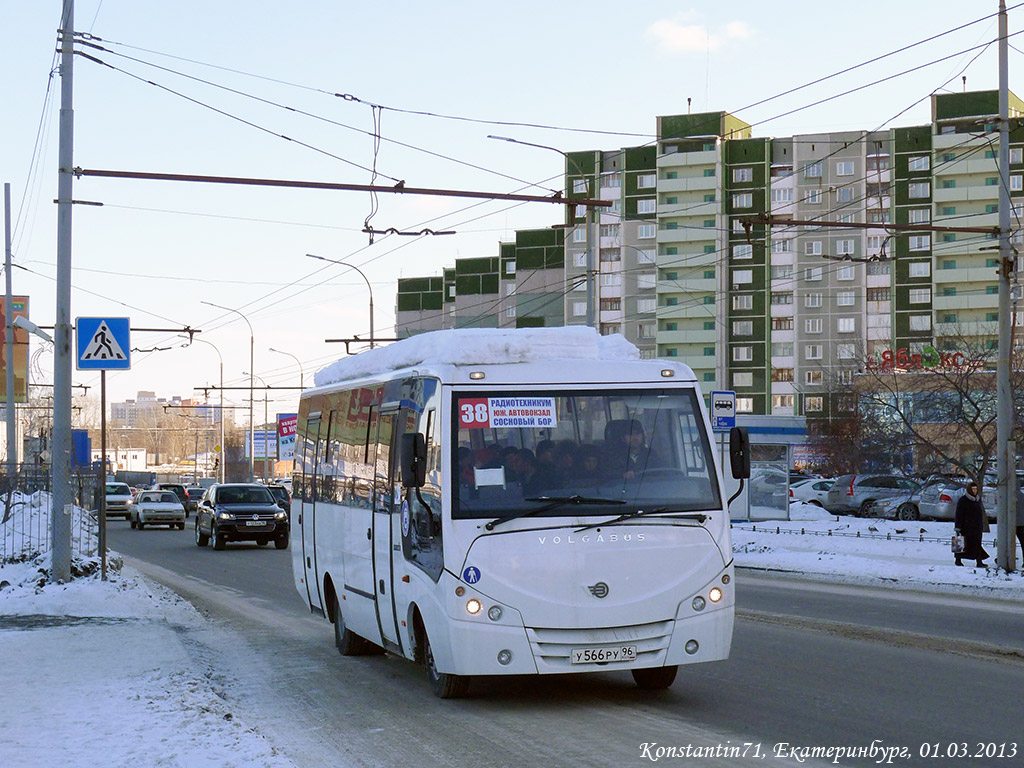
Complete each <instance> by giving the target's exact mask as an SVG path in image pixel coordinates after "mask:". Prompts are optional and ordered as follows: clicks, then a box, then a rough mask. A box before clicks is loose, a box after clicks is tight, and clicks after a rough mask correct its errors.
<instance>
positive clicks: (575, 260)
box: [572, 253, 587, 269]
mask: <svg viewBox="0 0 1024 768" xmlns="http://www.w3.org/2000/svg"><path fill="white" fill-rule="evenodd" d="M572 265H573V266H574V267H580V268H583V269H585V268H586V266H587V254H585V253H574V254H573V255H572Z"/></svg>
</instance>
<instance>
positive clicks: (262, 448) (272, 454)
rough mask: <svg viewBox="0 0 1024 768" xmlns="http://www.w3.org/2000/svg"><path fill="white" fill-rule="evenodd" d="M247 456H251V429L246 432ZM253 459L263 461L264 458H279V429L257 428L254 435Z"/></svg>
mask: <svg viewBox="0 0 1024 768" xmlns="http://www.w3.org/2000/svg"><path fill="white" fill-rule="evenodd" d="M244 451H245V458H247V459H248V458H249V431H248V430H246V432H245V446H244ZM252 453H253V459H254V460H256V461H262V460H263V459H276V458H277V431H276V430H273V429H267V430H263V429H257V430H256V432H255V434H254V435H253V450H252Z"/></svg>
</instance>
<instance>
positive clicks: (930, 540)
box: [732, 502, 1024, 598]
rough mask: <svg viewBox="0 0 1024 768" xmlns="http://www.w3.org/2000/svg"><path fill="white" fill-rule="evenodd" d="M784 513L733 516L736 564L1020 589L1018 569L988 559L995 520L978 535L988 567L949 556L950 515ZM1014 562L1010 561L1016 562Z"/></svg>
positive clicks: (1023, 587)
mask: <svg viewBox="0 0 1024 768" xmlns="http://www.w3.org/2000/svg"><path fill="white" fill-rule="evenodd" d="M790 518H791V519H790V520H788V521H786V520H772V521H764V522H755V523H733V526H732V543H733V555H734V556H735V558H736V561H735V562H736V565H737V566H740V567H746V568H761V569H766V570H784V571H789V572H796V573H804V574H808V575H814V576H822V577H828V578H829V579H830V580H834V581H840V582H847V583H860V584H874V585H885V584H900V585H902V586H904V587H911V588H913V589H928V590H941V591H964V592H973V593H976V594H986V595H989V596H998V597H1012V598H1017V597H1024V572H1022V571H1021V570H1017V571H1016V572H1014V573H1006V572H1005V571H1003V570H1001V569H998V568H996V567H995V559H996V546H995V540H996V534H997V528H996V526H994V525H993V526H992V530H991V531H990V532H989V533H986V534H985V536H984V542H983V543H984V546H985V549H986V550H987V551H988V553H989V555H990V558H989V560H988V561H987V564H988V566H989V567H988V568H978V569H976V568H974V567H973V565H974V563H973V562H970V561H965V563H964V567H962V568H958V567H956V566H955V565H954V564H953V555H952V553H951V552H950V548H949V541H950V538H951V537H952V535H953V524H952V523H950V522H923V521H912V522H904V521H898V520H878V519H865V518H856V517H847V516H839V517H837V516H835V515H831V514H829V513H828V512H826V511H825V510H823V509H821V508H820V507H817V506H814V505H811V504H804V503H799V502H798V503H795V504H793V505H791V507H790ZM1021 565H1022V563H1020V562H1018V566H1021Z"/></svg>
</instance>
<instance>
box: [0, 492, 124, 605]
mask: <svg viewBox="0 0 1024 768" xmlns="http://www.w3.org/2000/svg"><path fill="white" fill-rule="evenodd" d="M50 498H51V497H50V494H49V493H47V492H46V491H36V492H35V493H32V494H23V493H20V492H18V491H15V492H14V493H12V494H11V498H10V511H9V515H7V519H6V521H4V522H2V523H0V566H3V565H6V566H8V567H10V566H12V565H15V564H19V563H21V564H27V566H28V567H27V569H14V570H12V571H11V574H12V575H14V577H15V579H16V580H12V579H11V577H10V576H7V577H5V579H6V580H7V581H9V582H11V583H13V584H16V585H17V584H21V583H23V582H25V581H32V582H34V583H36V584H41V583H45V582H46V581H47V580H48V578H49V572H50V563H51V560H50ZM2 519H3V515H0V520H2ZM70 531H71V551H72V558H71V574H72V576H73V577H75V578H77V577H79V576H87V575H89V574H92V573H94V572H97V571H99V568H100V559H99V556H98V553H99V539H98V532H97V531H98V528H97V521H96V517H95V513H93V512H90V511H89V510H87V509H82V508H81V507H78V506H74V507H72V508H71V520H70ZM114 566H115V567H120V563H119V562H118V563H115V564H114ZM26 574H27V575H26ZM2 582H3V580H0V584H2Z"/></svg>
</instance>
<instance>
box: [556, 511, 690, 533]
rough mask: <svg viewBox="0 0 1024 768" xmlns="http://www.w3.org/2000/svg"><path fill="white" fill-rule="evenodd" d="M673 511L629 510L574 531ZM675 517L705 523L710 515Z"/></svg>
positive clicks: (675, 517) (577, 531) (675, 516)
mask: <svg viewBox="0 0 1024 768" xmlns="http://www.w3.org/2000/svg"><path fill="white" fill-rule="evenodd" d="M671 511H673V510H670V509H669V508H668V507H658V508H657V509H649V510H647V511H646V512H645V511H644V510H642V509H638V510H636V511H635V512H627V513H626V514H624V515H619V516H618V517H613V518H612V519H611V520H605V521H604V522H602V523H589V524H587V525H584V526H583V527H582V528H577V529H576V530H575V531H573V533H579V532H580V531H586V530H589V529H591V528H597V527H598V526H601V525H615V524H616V523H621V522H623V521H625V520H632V519H633V518H634V517H644V516H646V515H657V514H659V513H661V512H671ZM675 511H676V512H678V511H680V510H675ZM673 517H674V519H678V518H683V519H685V520H696V521H697V522H698V523H703V522H704V521H705V520H707V519H708V516H707V515H706V514H704V513H703V512H694V513H691V514H687V515H679V514H677V515H674V516H673Z"/></svg>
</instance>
